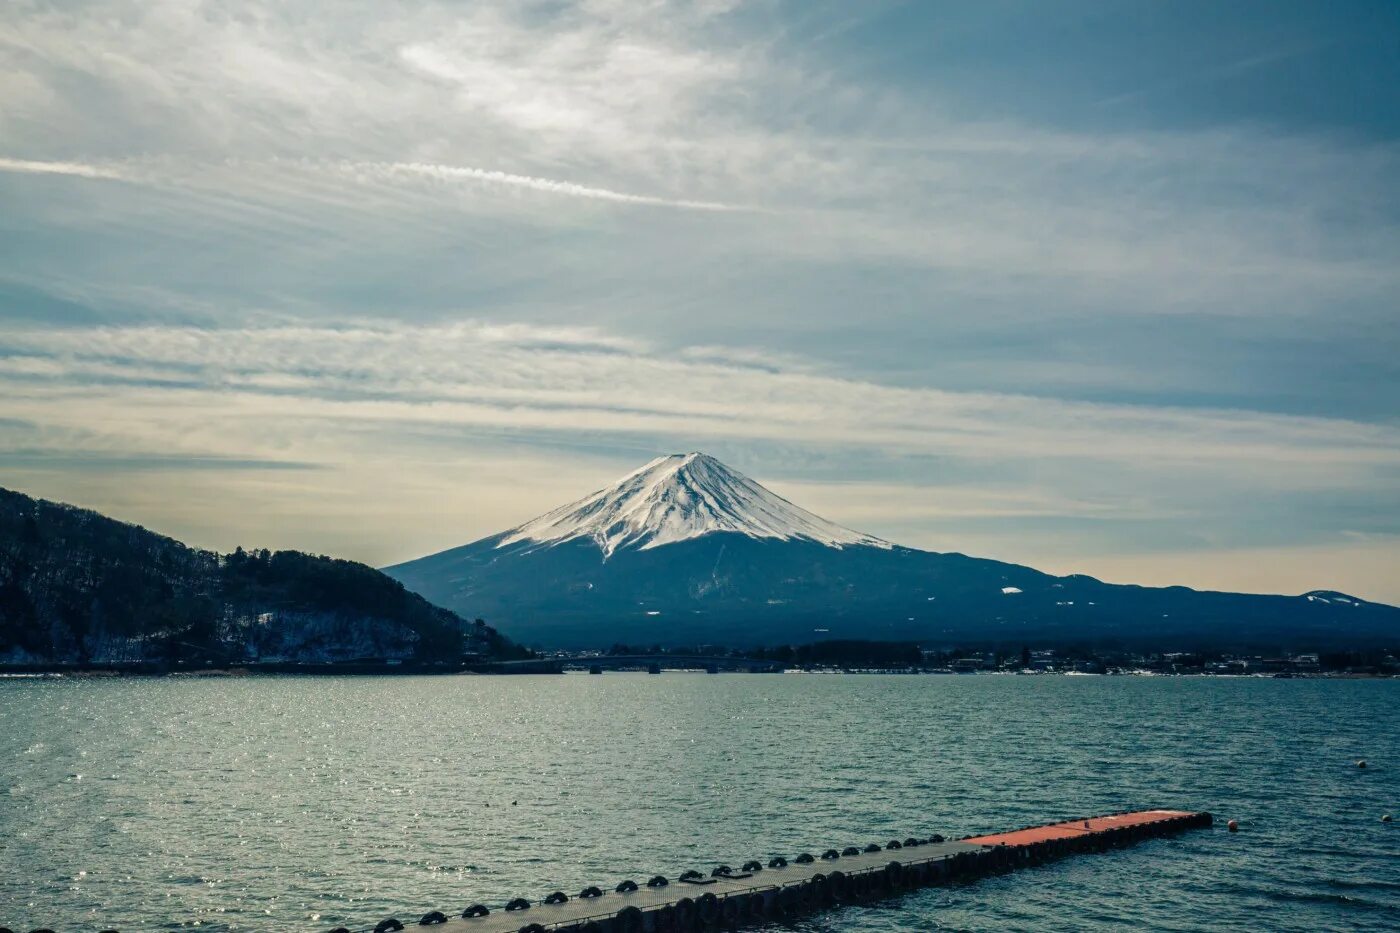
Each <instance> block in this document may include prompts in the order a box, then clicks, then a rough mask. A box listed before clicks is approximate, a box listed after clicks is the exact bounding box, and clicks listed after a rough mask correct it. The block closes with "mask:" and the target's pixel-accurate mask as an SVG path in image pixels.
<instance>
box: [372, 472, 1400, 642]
mask: <svg viewBox="0 0 1400 933" xmlns="http://www.w3.org/2000/svg"><path fill="white" fill-rule="evenodd" d="M385 573H387V574H389V575H390V576H392V577H394V578H395V579H397V580H400V581H402V582H403V584H404V585H405V586H407V587H408V588H409V589H411V590H413V591H415V592H417V593H421V594H422V595H423V596H425V597H427V598H428V599H429V600H431V601H433V602H434V603H437V604H438V605H441V606H445V607H448V608H450V609H455V610H458V611H462V612H470V613H472V614H475V615H483V616H485V617H487V618H490V619H491V620H492V621H493V622H494V623H496V624H498V625H500V626H502V627H503V628H504V629H506V630H507V631H510V632H511V633H512V635H513V636H514V637H516V638H517V639H520V640H522V641H524V642H526V643H529V644H540V645H547V646H552V647H605V646H608V645H610V644H613V643H615V642H626V643H631V644H642V645H651V644H661V645H685V644H706V643H708V644H722V645H735V646H744V645H764V644H775V643H780V642H811V641H816V640H822V639H827V638H869V639H908V640H915V641H920V642H923V643H925V644H953V643H957V642H967V641H978V642H1006V643H1022V642H1029V641H1054V642H1059V643H1065V642H1075V641H1083V642H1092V643H1098V644H1106V643H1118V644H1123V645H1151V646H1156V647H1164V646H1167V645H1173V644H1174V645H1179V646H1181V647H1183V648H1185V647H1197V646H1199V647H1206V646H1210V647H1220V646H1228V645H1233V644H1237V645H1241V646H1243V645H1292V646H1300V647H1301V646H1309V647H1327V646H1334V645H1346V646H1354V645H1364V644H1373V643H1380V642H1385V643H1393V642H1395V641H1396V640H1397V639H1400V609H1396V608H1395V607H1391V606H1385V605H1380V604H1377V603H1370V602H1366V601H1365V600H1361V599H1357V598H1355V597H1352V596H1347V595H1346V594H1343V593H1336V592H1331V591H1313V592H1310V593H1305V594H1303V595H1301V596H1260V595H1249V594H1240V593H1217V592H1199V591H1196V590H1191V589H1188V588H1186V587H1166V588H1150V587H1141V586H1121V585H1113V584H1107V583H1103V582H1101V581H1099V580H1096V579H1094V578H1092V577H1088V576H1084V575H1082V574H1075V575H1071V576H1065V577H1057V576H1053V575H1051V574H1047V573H1042V572H1040V571H1038V570H1034V569H1032V568H1030V567H1022V566H1019V565H1016V564H1008V563H1002V562H1000V561H995V560H985V559H981V558H974V557H967V556H965V555H962V554H951V553H933V552H929V551H921V550H916V549H914V548H907V547H900V546H897V545H894V544H891V543H889V542H887V541H882V540H880V539H879V538H875V537H872V536H870V535H865V534H860V533H858V532H855V531H851V530H849V529H846V528H843V527H841V526H839V525H836V524H834V523H832V522H829V521H827V520H825V519H823V518H820V517H818V516H816V515H813V514H812V513H810V512H808V511H806V510H804V509H801V508H799V507H797V506H796V505H793V504H792V503H791V502H788V501H787V500H786V499H783V498H782V497H781V496H778V495H776V494H774V493H773V492H771V491H769V490H767V489H765V488H764V487H763V486H761V485H759V484H758V483H756V482H754V481H753V480H751V479H749V478H748V477H746V476H744V475H743V474H741V473H739V472H737V471H735V470H732V469H730V468H729V467H727V466H725V465H724V464H722V463H720V462H719V461H718V460H716V459H714V458H713V457H709V456H706V455H704V454H699V453H690V454H676V455H672V456H667V457H660V458H658V459H656V460H653V461H652V462H651V463H648V464H647V465H646V466H644V467H642V468H641V469H640V470H637V471H636V472H634V473H632V474H629V475H628V476H625V477H623V478H622V479H621V480H619V481H618V482H617V483H615V484H614V485H612V486H610V487H608V488H606V489H602V490H599V491H598V492H595V493H593V494H592V495H589V496H586V497H584V498H583V499H580V500H579V501H577V502H574V503H572V504H570V505H566V506H564V507H562V508H559V509H556V510H555V511H552V512H549V513H547V514H545V515H542V516H540V517H539V518H536V519H534V520H533V521H529V522H526V523H525V524H524V525H521V526H519V527H517V528H512V529H510V530H509V531H504V532H502V533H500V534H497V535H492V536H491V537H488V538H483V539H481V540H479V541H475V542H473V543H471V544H467V545H464V546H462V547H457V548H453V549H451V550H447V551H443V552H441V553H438V554H433V555H430V556H428V557H423V558H420V559H418V560H413V561H409V562H407V563H403V564H399V565H397V566H393V567H388V568H386V569H385Z"/></svg>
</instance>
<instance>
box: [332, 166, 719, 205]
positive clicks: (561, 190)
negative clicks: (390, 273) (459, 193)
mask: <svg viewBox="0 0 1400 933" xmlns="http://www.w3.org/2000/svg"><path fill="white" fill-rule="evenodd" d="M350 165H351V166H352V167H355V168H360V169H374V170H378V171H381V172H385V173H387V174H404V175H422V176H426V177H428V178H438V179H443V180H456V179H467V180H470V181H481V182H486V183H487V184H493V185H511V186H513V187H516V188H530V189H532V190H534V191H546V192H549V193H551V194H563V195H568V196H569V197H574V198H593V199H595V200H599V201H616V202H619V203H622V204H646V205H651V206H654V207H680V208H685V209H687V210H696V211H736V210H743V209H744V208H741V207H737V206H735V205H732V204H722V203H720V202H718V201H693V200H687V199H677V198H658V197H653V196H651V195H646V194H628V193H627V192H625V191H613V190H611V189H609V188H593V187H590V186H588V185H580V184H577V183H576V182H572V181H559V180H558V179H554V178H539V177H537V176H534V175H515V174H512V173H510V172H501V171H496V170H494V169H484V168H471V167H469V166H459V165H437V164H434V163H429V162H371V163H367V164H366V163H350Z"/></svg>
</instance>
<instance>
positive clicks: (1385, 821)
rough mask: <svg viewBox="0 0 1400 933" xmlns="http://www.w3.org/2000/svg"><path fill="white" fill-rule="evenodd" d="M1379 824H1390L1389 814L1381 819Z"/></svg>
mask: <svg viewBox="0 0 1400 933" xmlns="http://www.w3.org/2000/svg"><path fill="white" fill-rule="evenodd" d="M1381 822H1382V823H1389V822H1390V814H1389V813H1387V814H1386V815H1385V816H1383V817H1381Z"/></svg>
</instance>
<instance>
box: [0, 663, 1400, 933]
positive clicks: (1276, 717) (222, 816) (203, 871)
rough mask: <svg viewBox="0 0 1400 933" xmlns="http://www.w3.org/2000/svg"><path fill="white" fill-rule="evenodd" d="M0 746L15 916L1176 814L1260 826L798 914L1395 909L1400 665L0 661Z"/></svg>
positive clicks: (461, 894) (475, 883) (1086, 919)
mask: <svg viewBox="0 0 1400 933" xmlns="http://www.w3.org/2000/svg"><path fill="white" fill-rule="evenodd" d="M1359 758H1365V759H1367V760H1368V762H1369V764H1370V767H1368V768H1366V769H1365V770H1362V769H1358V768H1357V767H1356V765H1355V762H1356V760H1357V759H1359ZM0 761H3V762H4V771H3V772H0V925H4V926H9V927H12V928H15V929H17V930H25V929H31V928H34V927H41V926H47V927H51V928H53V929H55V930H58V931H59V933H67V931H72V930H98V929H102V928H105V927H114V928H116V929H119V930H123V931H131V930H141V929H179V928H185V927H196V926H198V927H200V928H203V929H210V930H270V929H279V930H287V929H304V930H308V931H316V930H328V929H330V928H332V927H334V926H338V925H340V924H345V925H347V926H349V927H351V928H364V927H368V926H372V925H373V923H374V922H375V921H377V920H379V919H381V918H383V917H385V916H389V915H397V916H399V917H400V918H401V919H406V920H407V919H416V917H417V916H419V915H420V914H421V913H423V912H425V911H427V910H429V909H434V908H438V909H442V910H444V911H446V912H454V911H457V912H460V910H461V909H462V908H463V907H465V906H466V905H468V904H470V903H472V902H474V901H485V902H486V903H488V904H500V903H502V902H504V901H505V900H507V899H509V898H511V897H514V896H516V895H525V896H527V897H530V898H531V899H532V900H533V899H536V898H538V897H540V896H542V895H544V894H545V893H547V892H549V891H551V890H554V889H555V888H562V889H564V890H565V891H577V890H579V889H580V888H582V887H584V886H585V885H588V884H594V883H598V884H604V883H609V884H611V883H615V882H616V881H618V880H621V879H622V878H628V877H630V878H635V879H639V880H640V879H644V878H646V877H649V876H650V875H652V874H656V873H662V874H666V875H669V876H672V877H674V876H675V875H676V874H678V873H679V872H680V871H682V870H684V869H687V868H700V869H707V868H709V867H712V866H713V865H715V864H717V863H718V862H720V861H723V862H726V863H729V864H736V863H738V862H742V861H744V860H746V859H749V858H767V857H768V856H770V855H773V854H786V855H789V856H791V855H793V854H795V853H797V852H800V851H804V850H814V851H821V850H823V849H826V848H828V847H831V846H835V847H838V848H840V847H844V846H846V845H850V844H863V843H865V842H869V841H872V840H873V841H879V842H884V841H886V840H888V839H890V838H893V837H898V838H904V837H906V836H909V835H928V834H931V833H934V832H941V833H944V834H945V835H950V836H951V835H962V834H964V833H968V832H973V831H989V830H999V829H1005V828H1011V827H1015V826H1020V825H1022V824H1025V823H1030V822H1041V821H1047V820H1052V819H1057V818H1062V817H1072V816H1077V815H1081V814H1084V813H1089V812H1096V811H1107V810H1116V809H1122V808H1126V807H1158V806H1162V807H1174V808H1182V809H1207V810H1211V811H1212V812H1214V813H1215V814H1217V816H1218V817H1219V818H1221V820H1222V822H1223V820H1224V819H1225V818H1235V819H1238V820H1239V821H1240V822H1241V824H1242V830H1243V831H1242V832H1241V833H1239V834H1237V835H1228V834H1226V833H1225V832H1224V831H1223V829H1221V830H1219V831H1202V832H1193V833H1189V834H1186V835H1183V836H1180V837H1177V838H1174V839H1169V840H1157V841H1152V842H1148V843H1145V844H1143V845H1140V846H1137V847H1135V848H1133V849H1129V850H1125V851H1119V852H1114V853H1111V854H1107V855H1101V856H1085V857H1081V858H1076V859H1070V860H1065V861H1062V862H1058V863H1055V864H1053V865H1049V866H1043V867H1040V868H1036V869H1030V870H1026V871H1021V872H1017V873H1015V874H1012V875H1005V876H1000V877H996V878H991V879H986V880H983V881H980V882H977V883H975V884H969V885H961V886H957V887H953V888H939V889H930V890H926V891H922V892H917V893H914V894H911V895H907V896H905V897H903V898H902V899H899V900H895V901H891V902H889V903H888V904H882V905H877V906H872V907H862V908H852V909H846V910H841V911H834V912H831V913H828V914H825V915H821V916H818V917H816V918H813V919H810V920H807V921H804V922H803V923H801V924H799V925H798V927H797V929H800V930H804V931H827V930H832V931H835V930H842V931H854V933H865V931H871V933H873V931H884V930H985V931H993V930H996V931H1002V930H1009V929H1017V930H1062V929H1086V930H1095V929H1099V930H1109V929H1121V928H1123V927H1125V926H1129V925H1131V926H1134V927H1137V928H1139V929H1142V930H1181V931H1186V930H1199V929H1217V930H1260V929H1274V930H1297V931H1310V933H1311V931H1318V930H1400V835H1397V831H1400V827H1397V825H1396V824H1390V825H1385V824H1382V823H1381V822H1380V817H1381V815H1382V814H1383V813H1394V814H1395V815H1396V816H1397V818H1400V681H1320V680H1258V679H1250V680H1234V679H1203V678H1110V677H1078V678H1065V677H988V676H977V677H938V676H932V677H930V676H925V677H899V676H858V675H853V676H784V675H742V674H734V675H717V676H714V675H712V676H706V675H684V674H667V675H663V676H660V677H656V676H647V675H644V674H637V675H629V674H607V675H604V676H601V677H589V676H586V675H580V676H563V677H471V676H448V677H421V678H418V677H384V678H374V677H356V678H331V677H303V678H298V677H250V678H239V679H181V678H166V679H128V680H60V681H53V680H50V681H32V680H0ZM789 929H791V927H789Z"/></svg>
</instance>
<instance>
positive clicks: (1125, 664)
mask: <svg viewBox="0 0 1400 933" xmlns="http://www.w3.org/2000/svg"><path fill="white" fill-rule="evenodd" d="M1397 648H1400V646H1397ZM1033 650H1034V653H1035V654H1037V655H1042V654H1049V655H1050V656H1052V658H1053V664H1054V665H1055V666H1056V667H1058V668H1064V667H1067V666H1079V667H1086V668H1088V669H1091V670H1092V669H1097V670H1106V669H1112V668H1148V669H1164V670H1179V671H1191V670H1200V669H1204V668H1205V667H1206V666H1207V665H1210V664H1213V663H1216V662H1221V661H1226V660H1230V659H1235V658H1239V657H1241V656H1242V655H1241V654H1240V653H1239V652H1224V651H1220V650H1217V649H1204V648H1196V649H1193V650H1185V651H1183V650H1181V649H1180V648H1179V647H1177V646H1165V647H1164V648H1163V649H1161V650H1159V651H1144V650H1129V649H1127V648H1123V647H1121V646H1092V645H1088V644H1085V643H1083V642H1070V643H1050V644H1040V643H1037V644H1035V645H1034V646H1032V645H1026V644H1019V645H1018V644H1008V643H1005V642H992V643H968V644H963V645H954V646H951V647H944V648H925V647H921V646H920V645H918V644H916V643H914V642H907V641H871V640H861V639H833V640H828V641H819V642H813V643H810V644H802V645H776V646H771V647H764V648H730V647H727V646H719V645H683V646H669V647H668V646H662V645H649V646H648V645H628V644H616V645H613V646H612V648H611V649H609V651H608V653H609V654H611V655H613V656H620V655H627V656H634V655H639V656H648V655H650V656H671V657H730V658H749V659H753V660H759V661H770V662H772V663H774V664H777V665H789V666H793V667H842V668H885V669H906V668H920V669H944V668H949V667H953V666H957V665H958V664H959V662H961V661H963V660H965V659H969V658H971V659H975V660H977V661H978V662H979V663H981V664H982V665H983V666H984V667H985V668H986V669H993V670H994V669H1008V668H1011V669H1015V668H1021V669H1025V668H1030V667H1033V666H1039V661H1038V659H1037V660H1033V658H1032V653H1033ZM1304 651H1306V646H1302V647H1300V648H1298V649H1292V650H1285V649H1282V648H1278V647H1273V648H1269V649H1268V650H1261V651H1255V652H1251V653H1250V656H1251V657H1254V658H1256V659H1257V658H1261V657H1263V658H1268V657H1274V658H1288V657H1291V656H1293V655H1296V654H1299V653H1301V652H1304ZM1311 653H1316V652H1311ZM1316 654H1317V669H1318V670H1321V671H1376V672H1384V671H1387V670H1391V669H1393V667H1394V666H1395V659H1396V657H1397V655H1400V651H1397V650H1389V649H1384V648H1374V649H1361V650H1356V651H1330V652H1321V653H1316Z"/></svg>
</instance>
